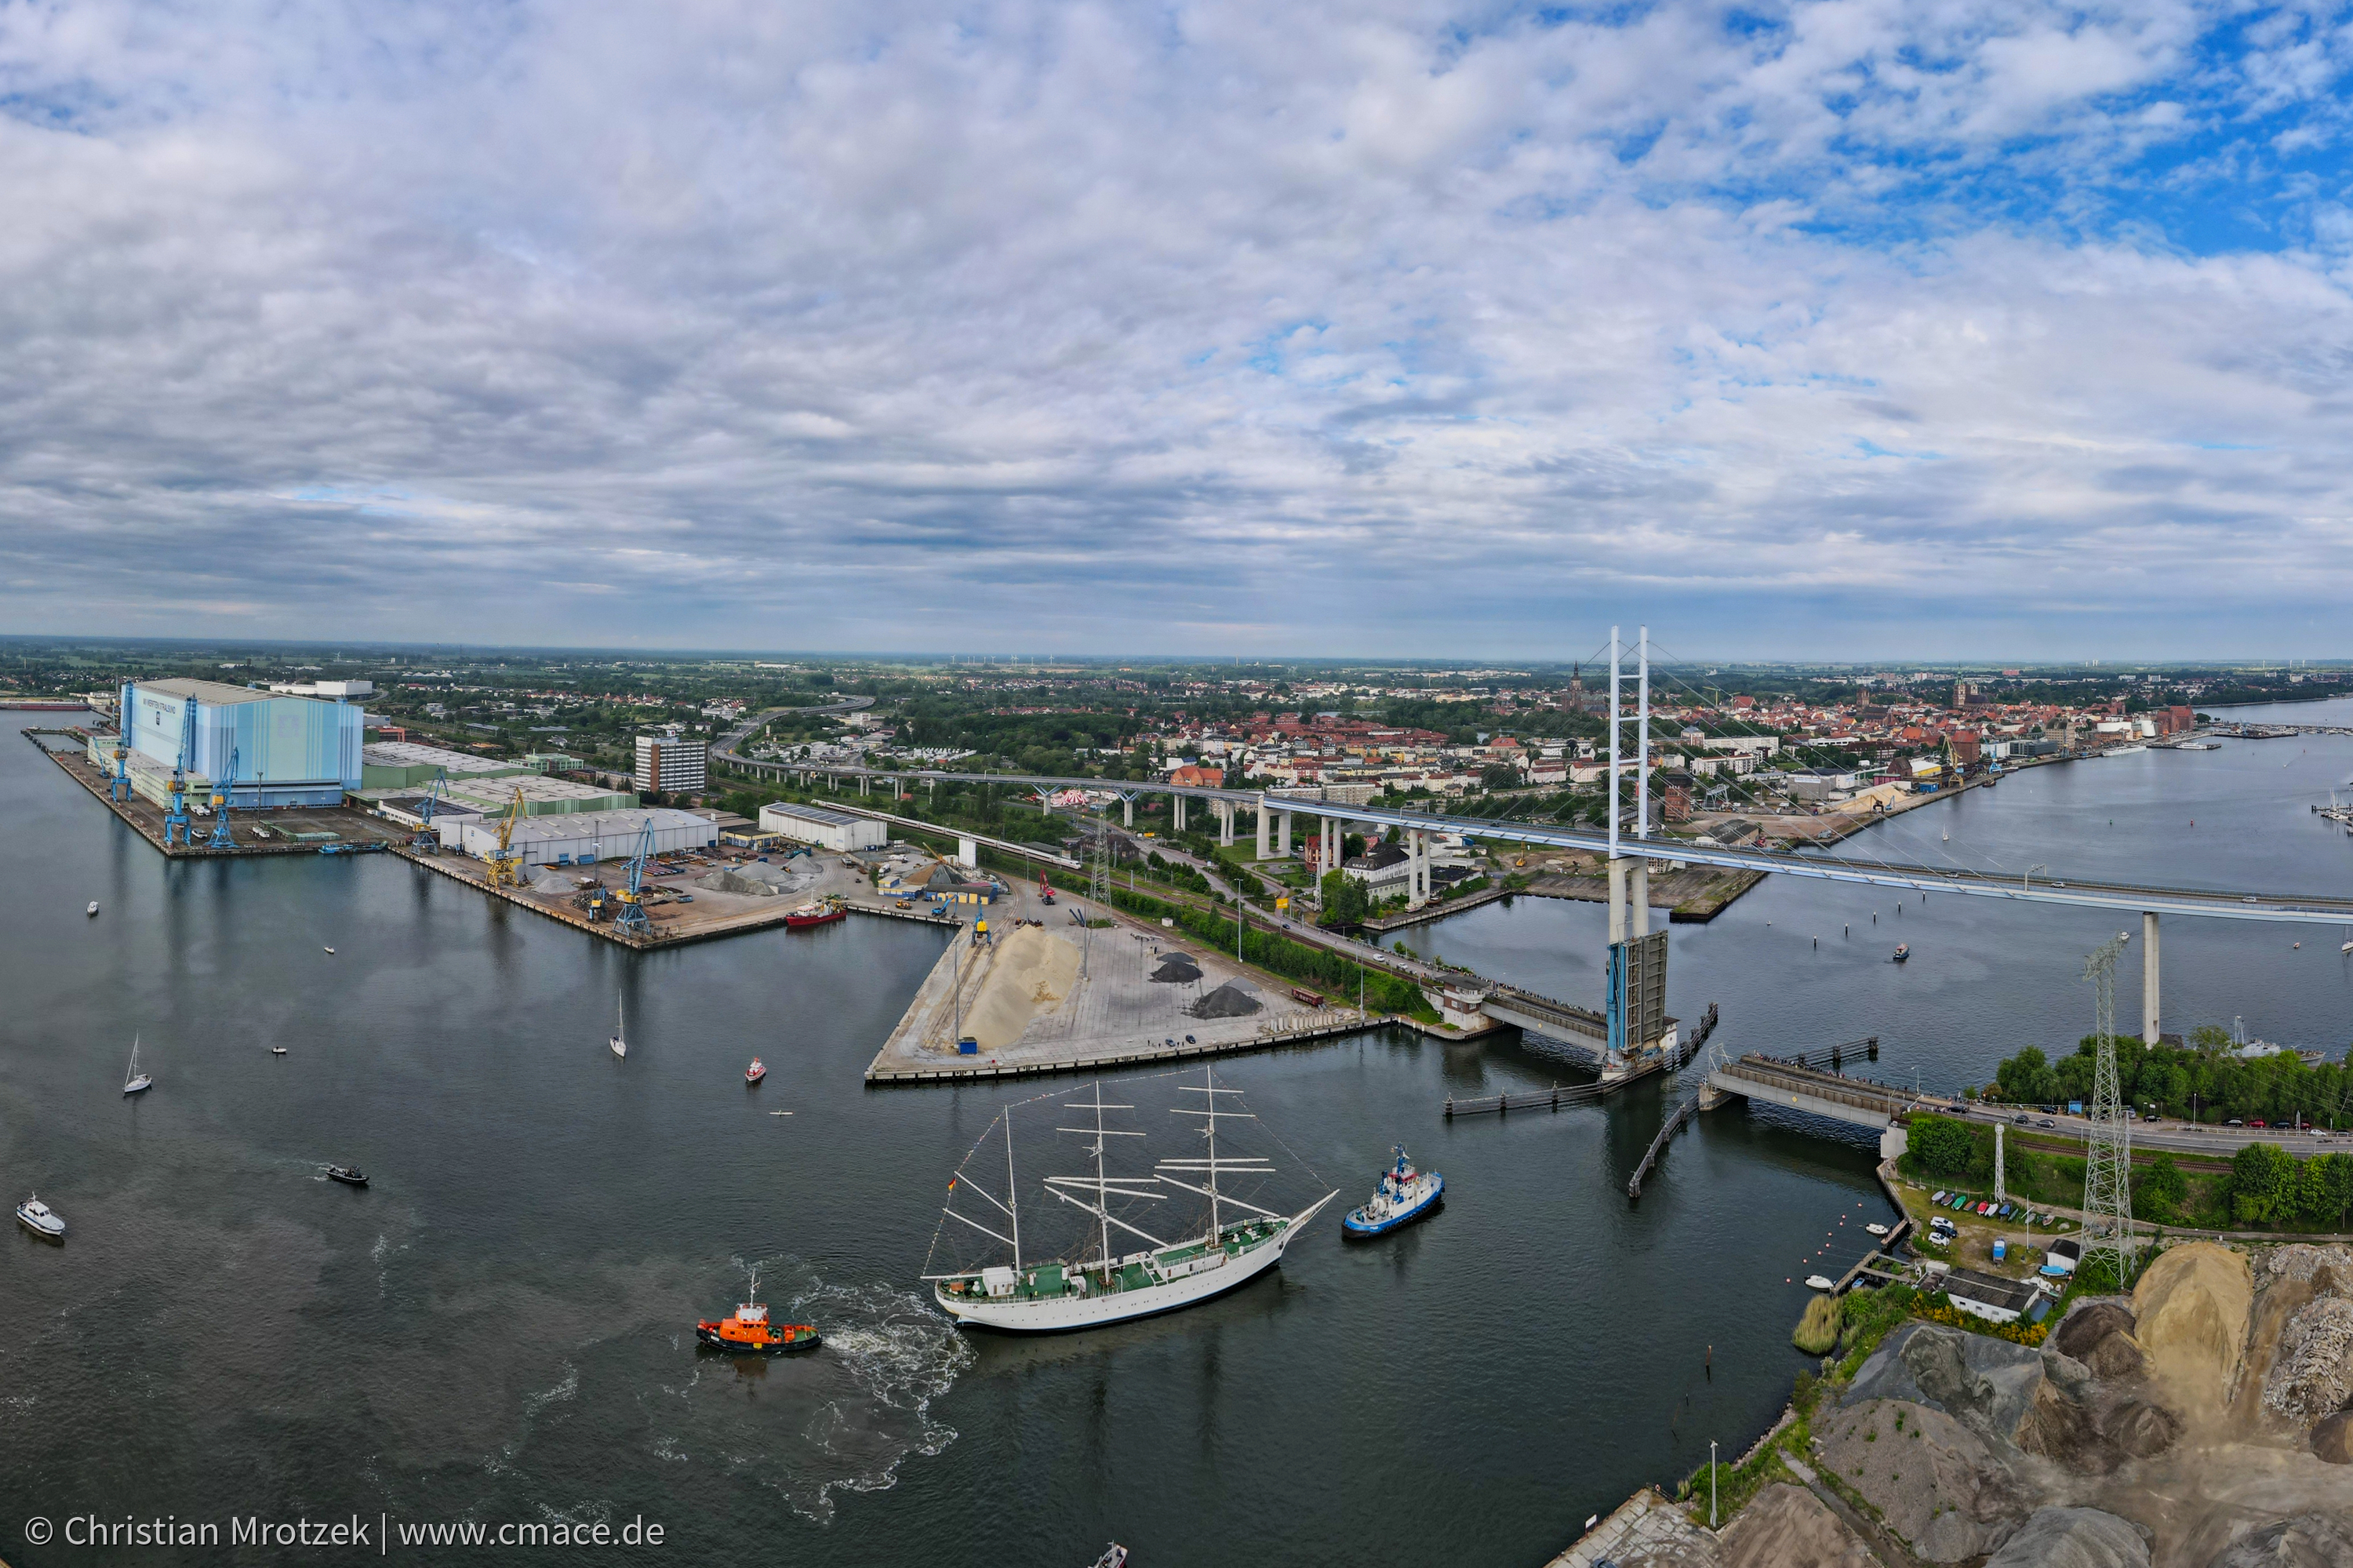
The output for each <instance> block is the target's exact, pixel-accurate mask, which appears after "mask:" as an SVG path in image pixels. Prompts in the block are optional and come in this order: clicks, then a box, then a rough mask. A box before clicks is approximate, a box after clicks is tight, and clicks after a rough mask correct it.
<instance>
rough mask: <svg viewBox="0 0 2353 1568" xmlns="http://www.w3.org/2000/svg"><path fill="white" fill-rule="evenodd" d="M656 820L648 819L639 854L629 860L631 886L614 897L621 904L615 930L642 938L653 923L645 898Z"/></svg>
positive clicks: (640, 839)
mask: <svg viewBox="0 0 2353 1568" xmlns="http://www.w3.org/2000/svg"><path fill="white" fill-rule="evenodd" d="M653 853H654V820H653V819H652V818H651V817H648V818H647V819H646V825H645V827H644V828H643V829H642V830H641V831H640V832H638V853H636V854H634V855H632V856H631V857H630V858H629V885H628V886H627V887H624V888H621V889H619V890H618V891H617V892H616V893H615V894H614V895H613V897H614V898H615V899H616V900H617V902H618V903H619V904H620V906H621V908H620V912H619V913H618V914H617V915H615V916H613V928H614V929H615V930H617V931H628V932H630V933H631V934H633V935H635V936H639V937H642V936H644V935H645V934H646V932H647V931H648V930H649V928H651V927H652V925H653V922H652V921H651V920H649V919H648V918H647V917H646V906H645V901H644V898H643V896H642V895H643V894H644V892H645V885H646V862H647V861H649V860H650V859H652V858H653Z"/></svg>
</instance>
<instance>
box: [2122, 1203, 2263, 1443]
mask: <svg viewBox="0 0 2353 1568" xmlns="http://www.w3.org/2000/svg"><path fill="white" fill-rule="evenodd" d="M2254 1299H2255V1282H2254V1275H2253V1271H2252V1270H2251V1269H2250V1268H2249V1267H2248V1265H2247V1260H2246V1258H2245V1257H2243V1256H2242V1255H2240V1254H2238V1253H2235V1252H2232V1250H2231V1249H2230V1248H2229V1247H2226V1246H2222V1245H2218V1244H2216V1243H2214V1242H2190V1243H2189V1244H2187V1245H2182V1246H2177V1247H2170V1248H2168V1249H2167V1250H2166V1251H2165V1252H2164V1253H2163V1254H2161V1255H2159V1256H2158V1259H2157V1261H2156V1262H2154V1263H2152V1264H2150V1265H2149V1266H2148V1267H2147V1270H2146V1271H2145V1272H2144V1273H2143V1274H2142V1275H2141V1277H2140V1283H2139V1284H2138V1285H2137V1286H2136V1287H2134V1288H2133V1317H2134V1319H2135V1320H2136V1323H2137V1328H2136V1331H2135V1332H2136V1337H2137V1339H2138V1340H2139V1341H2140V1348H2141V1349H2142V1350H2143V1351H2146V1352H2147V1357H2148V1368H2149V1373H2150V1375H2151V1376H2153V1377H2156V1378H2158V1379H2159V1380H2160V1381H2162V1382H2163V1383H2166V1384H2168V1386H2169V1387H2170V1388H2171V1389H2172V1390H2173V1391H2174V1393H2176V1395H2177V1396H2178V1397H2179V1399H2180V1400H2181V1401H2182V1402H2183V1403H2184V1404H2186V1405H2187V1406H2188V1407H2189V1408H2190V1409H2191V1410H2193V1411H2199V1410H2203V1411H2211V1412H2215V1413H2218V1414H2219V1413H2220V1412H2221V1409H2222V1407H2223V1405H2224V1404H2225V1403H2226V1402H2227V1401H2228V1400H2229V1398H2230V1394H2231V1386H2232V1383H2234V1382H2235V1381H2236V1380H2237V1378H2238V1375H2239V1362H2240V1358H2241V1357H2242V1355H2243V1354H2244V1352H2245V1349H2246V1343H2247V1324H2248V1320H2249V1318H2250V1314H2251V1312H2252V1310H2253V1306H2254Z"/></svg>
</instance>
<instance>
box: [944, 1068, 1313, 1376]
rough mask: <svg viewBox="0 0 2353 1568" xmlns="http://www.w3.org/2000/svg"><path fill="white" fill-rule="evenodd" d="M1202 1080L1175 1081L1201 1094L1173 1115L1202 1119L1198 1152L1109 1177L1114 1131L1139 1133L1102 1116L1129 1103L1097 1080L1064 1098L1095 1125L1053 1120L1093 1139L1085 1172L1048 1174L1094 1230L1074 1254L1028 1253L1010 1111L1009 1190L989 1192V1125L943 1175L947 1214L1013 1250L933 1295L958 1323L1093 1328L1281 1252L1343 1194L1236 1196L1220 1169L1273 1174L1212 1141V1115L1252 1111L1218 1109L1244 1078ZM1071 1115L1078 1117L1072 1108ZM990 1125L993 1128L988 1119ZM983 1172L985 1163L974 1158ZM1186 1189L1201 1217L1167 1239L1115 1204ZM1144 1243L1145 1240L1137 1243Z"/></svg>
mask: <svg viewBox="0 0 2353 1568" xmlns="http://www.w3.org/2000/svg"><path fill="white" fill-rule="evenodd" d="M1201 1078H1202V1081H1201V1083H1200V1084H1199V1085H1198V1086H1193V1085H1185V1086H1180V1087H1179V1091H1178V1092H1179V1093H1182V1094H1187V1095H1199V1096H1200V1097H1201V1104H1200V1105H1199V1107H1198V1108H1197V1107H1193V1106H1190V1105H1186V1106H1179V1107H1176V1108H1175V1109H1174V1111H1173V1112H1172V1114H1174V1115H1176V1116H1181V1117H1187V1118H1198V1121H1199V1123H1200V1131H1201V1134H1202V1137H1203V1140H1204V1143H1205V1149H1204V1150H1203V1152H1202V1153H1201V1154H1200V1155H1199V1156H1198V1157H1187V1158H1178V1159H1171V1160H1158V1161H1156V1162H1155V1164H1154V1166H1153V1168H1152V1174H1151V1175H1149V1176H1115V1175H1113V1174H1112V1172H1111V1165H1110V1161H1109V1159H1108V1153H1107V1151H1108V1150H1109V1149H1110V1148H1111V1147H1112V1142H1111V1140H1112V1139H1118V1138H1143V1137H1144V1136H1145V1134H1143V1133H1141V1132H1136V1131H1133V1130H1130V1129H1127V1128H1114V1127H1112V1126H1110V1125H1109V1124H1107V1123H1106V1122H1105V1121H1104V1119H1103V1116H1104V1113H1105V1112H1107V1111H1129V1110H1134V1108H1135V1107H1134V1106H1132V1105H1123V1104H1118V1103H1114V1102H1112V1101H1108V1100H1105V1099H1104V1098H1103V1085H1102V1084H1101V1083H1100V1082H1098V1083H1097V1084H1096V1085H1095V1086H1094V1087H1093V1089H1092V1094H1091V1097H1088V1098H1084V1099H1069V1100H1065V1101H1063V1102H1062V1105H1063V1107H1064V1108H1065V1109H1067V1110H1074V1111H1077V1112H1079V1113H1081V1116H1082V1117H1085V1116H1091V1117H1092V1123H1091V1125H1088V1126H1083V1127H1063V1128H1056V1129H1055V1130H1056V1131H1057V1132H1060V1133H1063V1134H1066V1135H1073V1136H1076V1137H1080V1138H1083V1139H1088V1140H1089V1141H1088V1143H1087V1145H1086V1148H1085V1150H1084V1152H1085V1153H1087V1154H1089V1155H1092V1157H1093V1170H1092V1174H1090V1173H1088V1172H1087V1171H1083V1170H1082V1171H1078V1172H1076V1173H1071V1174H1060V1175H1053V1176H1049V1177H1047V1178H1045V1181H1044V1187H1045V1191H1046V1192H1048V1193H1049V1194H1050V1195H1051V1196H1052V1197H1054V1198H1056V1199H1058V1200H1059V1201H1060V1202H1064V1203H1067V1204H1070V1205H1071V1206H1072V1207H1074V1208H1077V1209H1081V1210H1083V1211H1084V1212H1085V1213H1087V1214H1089V1215H1090V1216H1092V1219H1093V1221H1094V1224H1092V1225H1091V1226H1089V1227H1088V1228H1089V1230H1090V1231H1091V1232H1092V1236H1091V1237H1090V1238H1089V1239H1088V1241H1087V1242H1086V1243H1085V1244H1084V1245H1082V1246H1081V1247H1080V1248H1079V1249H1078V1255H1077V1256H1075V1257H1073V1256H1067V1255H1066V1256H1061V1257H1054V1258H1048V1259H1040V1258H1039V1257H1037V1256H1035V1255H1029V1256H1025V1255H1023V1251H1022V1245H1021V1202H1020V1184H1019V1179H1018V1175H1017V1173H1016V1170H1015V1165H1014V1149H1013V1117H1012V1113H1011V1111H1010V1110H1008V1111H1007V1112H1006V1113H1005V1114H1004V1115H1003V1116H1001V1117H1000V1118H998V1119H999V1120H1000V1121H1001V1122H1002V1123H1003V1124H1004V1144H1005V1179H1004V1180H1005V1196H1004V1197H1003V1198H1002V1199H999V1198H998V1197H997V1194H996V1193H995V1192H991V1191H990V1187H991V1185H992V1184H993V1168H994V1166H995V1164H996V1151H995V1149H994V1148H993V1147H992V1145H993V1141H994V1140H992V1139H990V1138H989V1137H988V1136H987V1135H986V1134H984V1135H983V1136H982V1139H981V1141H980V1143H979V1144H978V1145H976V1147H975V1148H974V1150H973V1152H972V1154H971V1155H970V1156H969V1157H967V1158H966V1160H965V1163H964V1166H963V1168H961V1169H959V1170H958V1171H957V1172H956V1175H955V1181H952V1182H950V1183H949V1186H948V1202H947V1204H946V1205H945V1208H944V1213H946V1215H947V1216H948V1218H950V1219H952V1220H955V1221H956V1222H957V1223H958V1224H962V1225H964V1226H965V1227H968V1228H969V1229H971V1230H973V1231H976V1232H978V1233H979V1234H982V1235H984V1236H987V1237H988V1238H990V1239H991V1240H993V1241H995V1242H996V1243H997V1244H999V1245H1002V1246H1003V1247H1004V1248H1005V1249H1006V1251H1007V1254H1008V1261H1006V1262H1003V1263H997V1264H991V1265H987V1266H982V1267H978V1268H971V1269H962V1270H958V1271H956V1272H954V1273H946V1274H927V1275H925V1276H924V1278H925V1279H926V1280H927V1281H928V1282H929V1283H930V1284H931V1287H932V1294H933V1298H934V1299H935V1300H936V1301H937V1302H938V1303H939V1304H940V1307H941V1308H942V1309H943V1310H944V1311H945V1312H947V1313H948V1314H949V1315H950V1316H952V1317H954V1318H955V1319H957V1320H958V1321H960V1322H965V1323H975V1324H979V1325H982V1326H984V1327H987V1328H991V1329H1002V1330H1009V1331H1012V1332H1015V1333H1029V1334H1043V1333H1059V1332H1064V1331H1067V1330H1074V1329H1094V1328H1100V1327H1102V1326H1103V1325H1104V1324H1107V1323H1122V1322H1125V1321H1127V1320H1128V1319H1131V1318H1144V1317H1149V1316H1151V1315H1152V1314H1154V1313H1158V1312H1173V1311H1176V1310H1177V1309H1179V1308H1186V1307H1191V1306H1194V1305H1196V1304H1198V1303H1199V1302H1203V1301H1207V1300H1208V1299H1209V1298H1211V1297H1213V1296H1219V1295H1222V1294H1224V1293H1225V1292H1226V1291H1229V1290H1231V1289H1233V1288H1234V1287H1237V1286H1240V1285H1246V1284H1248V1283H1249V1282H1250V1280H1252V1279H1255V1278H1257V1277H1259V1276H1260V1275H1261V1274H1263V1273H1265V1272H1266V1271H1267V1270H1268V1269H1270V1268H1272V1267H1273V1266H1275V1265H1276V1264H1278V1263H1280V1262H1282V1250H1283V1248H1284V1247H1285V1246H1287V1245H1290V1243H1291V1240H1292V1238H1293V1236H1295V1235H1297V1234H1299V1232H1300V1230H1301V1229H1302V1228H1303V1226H1304V1225H1305V1224H1307V1222H1308V1221H1309V1220H1310V1219H1312V1218H1313V1217H1314V1214H1315V1212H1316V1211H1317V1210H1319V1209H1321V1208H1322V1207H1324V1204H1326V1203H1328V1202H1331V1201H1332V1200H1333V1199H1334V1198H1335V1197H1336V1196H1338V1193H1337V1192H1326V1193H1325V1194H1324V1196H1323V1197H1321V1198H1318V1199H1317V1200H1316V1201H1315V1202H1313V1203H1310V1204H1309V1205H1308V1206H1307V1207H1306V1208H1305V1209H1303V1210H1302V1211H1300V1212H1299V1213H1295V1214H1286V1213H1280V1212H1278V1211H1276V1210H1273V1209H1265V1208H1261V1207H1260V1206H1259V1205H1257V1204H1256V1203H1252V1202H1247V1201H1246V1200H1244V1199H1241V1198H1239V1197H1237V1196H1235V1195H1234V1194H1233V1193H1232V1192H1229V1191H1227V1190H1226V1188H1225V1187H1224V1186H1223V1185H1221V1184H1220V1181H1221V1179H1239V1178H1246V1177H1268V1176H1272V1175H1274V1174H1275V1171H1274V1168H1273V1166H1272V1164H1271V1161H1270V1160H1268V1159H1266V1158H1265V1157H1263V1156H1259V1155H1246V1156H1227V1155H1220V1154H1219V1152H1218V1125H1219V1123H1220V1122H1227V1121H1254V1120H1256V1119H1257V1118H1256V1117H1254V1116H1252V1115H1251V1114H1250V1112H1248V1111H1245V1110H1241V1109H1240V1108H1239V1107H1237V1108H1233V1109H1227V1108H1224V1107H1227V1106H1229V1105H1232V1104H1233V1102H1234V1101H1235V1100H1238V1099H1240V1096H1241V1091H1240V1089H1229V1088H1222V1087H1220V1086H1219V1085H1218V1082H1217V1080H1216V1077H1215V1075H1212V1074H1211V1073H1210V1072H1209V1071H1208V1069H1207V1068H1204V1069H1203V1070H1202V1075H1201ZM1072 1119H1074V1120H1076V1119H1079V1118H1072ZM991 1130H992V1131H994V1130H996V1129H995V1128H991ZM984 1166H986V1167H988V1168H990V1173H989V1174H987V1175H984V1174H981V1173H980V1168H981V1167H984ZM1165 1189H1175V1190H1176V1191H1177V1192H1189V1193H1193V1194H1195V1195H1196V1196H1197V1197H1198V1198H1203V1199H1206V1200H1208V1224H1207V1227H1206V1228H1205V1229H1203V1230H1201V1231H1200V1232H1198V1233H1197V1234H1188V1235H1181V1236H1177V1237H1176V1238H1174V1239H1164V1238H1163V1237H1161V1236H1159V1235H1156V1234H1154V1233H1153V1232H1152V1231H1149V1230H1147V1229H1145V1227H1144V1226H1142V1225H1140V1224H1135V1223H1134V1221H1132V1220H1130V1219H1128V1218H1125V1217H1124V1215H1123V1214H1122V1213H1118V1212H1115V1209H1118V1208H1124V1207H1125V1206H1126V1205H1128V1204H1130V1203H1154V1202H1168V1201H1170V1200H1171V1199H1172V1198H1174V1197H1175V1195H1176V1193H1175V1192H1169V1191H1166V1190H1165ZM967 1194H968V1195H970V1196H972V1197H975V1198H977V1199H978V1200H980V1201H981V1202H985V1203H986V1204H987V1208H985V1209H978V1210H977V1211H976V1213H966V1212H965V1211H964V1210H962V1209H959V1208H958V1207H957V1206H956V1205H957V1200H958V1199H959V1198H961V1197H964V1196H965V1195H967ZM1114 1232H1117V1233H1120V1234H1117V1235H1114V1234H1113V1233H1114ZM1136 1242H1141V1243H1142V1244H1143V1245H1140V1246H1139V1245H1135V1243H1136Z"/></svg>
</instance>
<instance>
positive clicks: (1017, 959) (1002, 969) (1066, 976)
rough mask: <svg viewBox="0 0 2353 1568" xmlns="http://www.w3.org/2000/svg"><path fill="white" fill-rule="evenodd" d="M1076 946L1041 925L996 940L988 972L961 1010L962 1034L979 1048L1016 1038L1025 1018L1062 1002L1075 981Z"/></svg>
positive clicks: (997, 1046)
mask: <svg viewBox="0 0 2353 1568" xmlns="http://www.w3.org/2000/svg"><path fill="white" fill-rule="evenodd" d="M1078 978H1079V949H1078V948H1075V947H1073V946H1072V945H1071V943H1069V942H1066V941H1064V940H1062V938H1060V937H1057V936H1055V935H1054V934H1053V933H1052V932H1050V931H1049V930H1047V929H1046V927H1043V926H1023V927H1018V929H1015V930H1013V931H1009V932H1008V933H1007V934H1006V935H1004V936H1002V937H1000V938H997V947H996V950H995V953H994V955H993V956H992V957H991V959H990V960H989V966H988V973H987V976H986V977H985V978H983V979H982V980H981V982H980V990H979V991H978V993H977V994H976V995H975V996H974V998H973V1001H972V1004H971V1005H970V1006H969V1007H967V1008H966V1009H965V1015H964V1032H965V1033H966V1034H969V1035H971V1036H972V1037H973V1038H974V1039H976V1040H977V1041H979V1042H980V1048H981V1049H982V1050H984V1051H998V1050H1002V1049H1004V1048H1005V1047H1006V1046H1008V1045H1010V1044H1013V1042H1015V1041H1016V1040H1018V1039H1019V1038H1020V1037H1021V1032H1022V1031H1023V1030H1025V1029H1027V1028H1029V1024H1030V1021H1031V1020H1033V1019H1035V1018H1036V1017H1037V1016H1038V1015H1039V1013H1041V1012H1053V1011H1054V1009H1056V1008H1057V1007H1060V1005H1061V1004H1062V1001H1063V1000H1064V999H1065V998H1067V997H1068V996H1069V995H1070V994H1071V987H1072V986H1074V985H1075V984H1076V983H1077V982H1078Z"/></svg>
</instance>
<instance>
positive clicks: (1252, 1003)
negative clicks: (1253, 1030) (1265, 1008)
mask: <svg viewBox="0 0 2353 1568" xmlns="http://www.w3.org/2000/svg"><path fill="white" fill-rule="evenodd" d="M1259 1007H1260V1002H1259V1000H1258V998H1256V997H1254V996H1252V995H1250V992H1248V991H1244V990H1242V989H1241V987H1240V986H1238V985H1236V984H1235V983H1234V982H1233V981H1231V980H1228V981H1227V982H1226V983H1225V984H1223V985H1221V986H1219V988H1218V989H1217V990H1215V991H1211V992H1210V993H1209V994H1208V995H1207V996H1205V997H1203V998H1202V999H1201V1000H1200V1001H1197V1002H1195V1003H1194V1004H1193V1005H1192V1006H1190V1007H1188V1008H1187V1009H1186V1010H1185V1011H1186V1012H1189V1013H1191V1014H1192V1015H1193V1016H1194V1017H1196V1018H1248V1017H1249V1016H1250V1014H1251V1013H1253V1012H1257V1011H1258V1010H1259Z"/></svg>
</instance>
